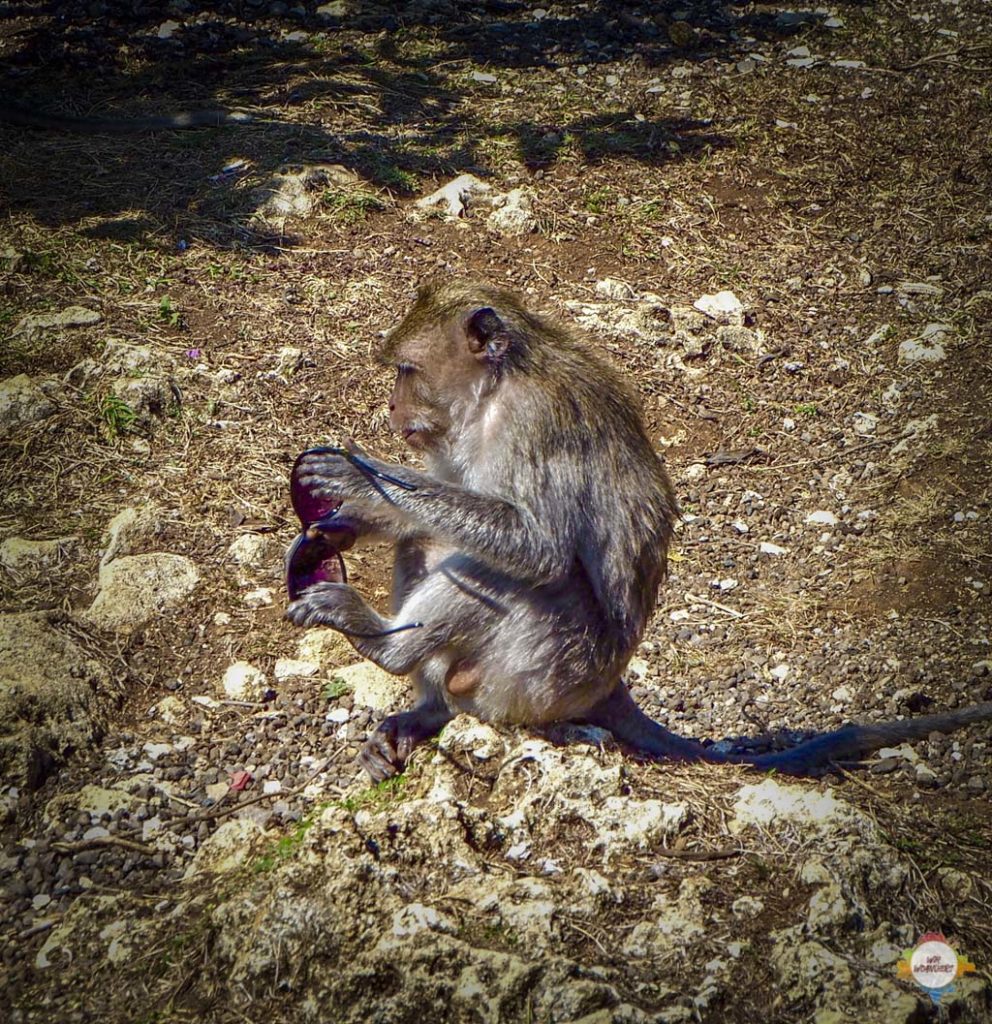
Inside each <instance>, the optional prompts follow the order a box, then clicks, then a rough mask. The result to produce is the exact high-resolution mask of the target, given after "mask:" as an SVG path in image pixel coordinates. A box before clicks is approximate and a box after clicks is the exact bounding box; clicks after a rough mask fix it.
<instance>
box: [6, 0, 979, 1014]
mask: <svg viewBox="0 0 992 1024" xmlns="http://www.w3.org/2000/svg"><path fill="white" fill-rule="evenodd" d="M163 12H164V13H163ZM990 28H992V18H990V16H989V12H988V10H987V7H986V6H985V5H983V4H981V3H979V2H978V0H960V2H954V3H952V2H939V3H937V2H926V0H925V2H923V3H922V4H917V5H915V6H912V7H906V6H905V5H903V4H896V3H892V2H888V0H882V2H879V3H877V4H874V5H870V6H864V5H853V4H852V5H842V6H838V7H832V8H830V9H829V10H828V9H819V10H811V9H810V10H807V9H791V8H788V9H787V8H783V7H780V6H773V5H723V4H720V3H709V4H699V5H692V7H691V9H690V8H689V6H688V5H677V4H667V3H659V4H647V3H640V4H638V3H617V4H605V3H603V4H599V3H594V2H589V3H585V4H549V5H547V6H545V7H538V6H534V5H528V4H525V3H522V2H521V3H518V2H514V0H508V2H489V3H486V4H467V3H455V2H445V0H436V2H435V0H423V2H413V3H407V4H390V5H376V4H372V3H360V2H358V0H344V2H341V3H333V4H325V5H322V6H320V7H317V6H316V5H315V4H314V3H312V2H309V0H308V2H305V3H299V4H295V5H292V4H289V3H269V2H266V0H259V2H245V3H236V4H235V3H230V4H210V5H206V4H197V3H189V2H185V0H177V2H174V3H171V4H169V5H167V7H163V5H152V4H140V3H133V2H124V0H120V2H114V0H108V2H106V3H97V4H93V3H73V2H69V3H65V4H60V5H58V17H57V18H55V17H54V16H53V14H52V13H51V11H50V10H49V9H48V8H42V7H40V6H39V5H34V4H28V3H12V4H8V5H7V6H6V7H5V8H4V10H3V11H2V12H0V55H2V59H3V69H2V70H3V74H4V91H5V93H7V94H9V95H10V96H11V97H12V98H14V99H16V100H17V101H18V102H21V103H28V104H30V105H31V106H32V107H33V108H34V109H35V110H38V111H45V112H49V113H73V114H77V115H84V116H88V115H101V116H102V115H116V116H141V115H145V114H157V113H161V112H163V110H166V111H168V112H171V111H174V110H184V109H201V110H202V109H209V108H215V107H218V106H224V107H227V108H237V109H239V110H243V111H245V112H247V113H248V114H250V115H251V116H252V118H253V120H252V122H251V123H250V124H245V125H241V126H238V127H233V128H220V129H204V130H199V131H193V132H156V133H150V134H149V133H137V134H134V133H121V134H105V133H96V134H92V133H90V134H76V133H68V132H65V131H63V130H54V129H52V128H49V129H47V130H46V129H41V130H32V129H25V128H23V127H14V126H11V125H9V124H4V123H2V120H3V119H2V118H0V193H2V198H3V209H4V211H5V212H4V213H3V222H2V223H3V232H2V235H0V445H2V455H0V771H2V773H3V776H2V788H0V820H2V852H0V881H2V883H3V893H2V896H0V950H2V960H3V966H2V974H0V977H2V981H3V989H4V993H5V1002H6V1003H7V1004H8V1005H9V1007H10V1010H9V1013H10V1018H11V1020H13V1021H18V1022H28V1021H32V1022H34V1021H37V1022H41V1021H46V1022H47V1021H56V1020H58V1021H110V1022H116V1021H120V1022H135V1021H142V1022H152V1021H161V1022H165V1021H184V1020H193V1019H196V1020H210V1021H223V1022H226V1021H252V1022H254V1021H282V1020H286V1021H299V1020H317V1021H356V1022H357V1021H363V1022H364V1021H369V1020H376V1021H382V1022H390V1024H392V1022H396V1024H401V1022H407V1021H411V1022H412V1021H420V1020H423V1019H424V1015H425V1013H426V1014H427V1015H428V1016H429V1017H430V1018H431V1019H437V1020H449V1021H454V1022H462V1021H479V1022H489V1021H506V1022H516V1021H535V1022H537V1021H548V1022H565V1021H579V1020H581V1021H585V1022H588V1024H592V1022H596V1024H605V1022H608V1021H617V1022H633V1021H637V1022H640V1021H645V1022H647V1021H671V1022H676V1021H740V1022H752V1021H754V1020H758V1019H760V1020H767V1021H774V1022H783V1024H784V1022H798V1021H816V1022H817V1024H835V1022H840V1021H842V1020H847V1019H855V1018H856V1019H859V1020H862V1021H866V1022H879V1024H883V1022H884V1024H890V1022H892V1024H910V1022H916V1021H923V1020H928V1019H931V1018H933V1019H936V1014H937V1010H936V1008H935V1007H934V1006H933V1003H932V1001H931V1000H930V998H929V997H928V996H926V995H925V994H924V993H923V992H922V990H921V989H920V987H919V986H918V985H916V984H915V982H914V981H912V979H911V978H909V977H907V976H906V972H905V971H902V972H901V971H900V969H899V963H900V961H901V959H902V957H903V951H904V950H905V949H907V948H909V947H911V946H913V944H914V943H915V942H916V941H917V939H918V938H919V937H920V935H921V934H922V933H924V932H927V931H940V932H942V933H943V934H944V935H946V936H947V937H948V939H950V940H951V941H952V942H953V943H954V944H955V945H956V946H957V948H958V949H959V951H960V952H961V953H962V954H963V955H964V956H965V957H967V959H968V960H969V962H971V963H972V964H974V966H975V968H976V970H975V971H973V972H970V973H968V974H966V975H964V976H963V977H962V978H961V979H959V980H958V981H957V982H956V985H955V991H954V993H953V994H951V995H949V996H946V997H945V999H944V1000H943V1006H944V1011H945V1013H946V1015H947V1016H948V1017H950V1019H955V1020H961V1021H976V1022H977V1021H984V1020H987V1019H989V1017H990V1015H992V997H990V987H989V971H990V970H992V966H990V965H992V925H990V920H992V917H990V905H992V871H990V869H989V857H990V851H992V813H990V806H989V794H990V790H992V746H990V738H992V731H990V727H989V725H977V726H974V727H971V728H969V729H967V730H965V731H962V732H960V733H957V734H955V735H953V736H946V737H945V736H940V735H938V734H933V735H931V737H930V738H929V739H928V740H926V741H923V742H920V743H917V744H915V745H912V746H910V745H903V746H900V747H898V748H893V749H888V750H883V751H882V752H880V754H879V756H878V757H876V758H874V759H873V760H872V761H871V762H869V764H868V765H867V766H864V767H862V768H858V769H849V768H848V767H838V768H837V769H836V770H834V771H832V772H831V773H829V774H827V775H826V776H825V777H823V778H820V779H818V780H812V781H808V782H786V781H784V780H781V779H776V778H774V777H772V778H763V777H761V776H754V775H751V774H748V773H747V772H744V771H743V770H738V769H717V768H713V767H672V766H669V765H653V764H643V763H638V762H637V761H635V760H634V759H632V758H630V757H629V756H627V755H626V754H625V753H624V752H623V751H620V750H617V749H616V748H615V747H614V746H613V745H612V744H611V742H610V740H609V737H608V736H607V735H605V734H600V733H595V732H590V731H588V730H585V731H582V730H576V729H569V728H560V729H555V730H551V731H550V732H547V733H540V734H539V733H536V732H527V731H508V730H494V729H492V728H490V727H488V726H483V725H480V724H479V723H477V722H474V721H471V720H469V719H465V718H460V719H457V720H456V721H455V722H453V723H452V724H451V725H450V726H449V727H448V728H447V729H446V730H445V731H444V733H443V734H442V736H441V738H440V740H439V741H438V742H437V743H436V744H434V745H430V746H428V747H426V748H425V749H423V750H422V751H420V752H419V753H418V754H417V755H416V756H415V758H414V760H413V763H412V765H411V767H410V769H409V770H408V772H407V773H406V774H405V775H404V776H403V777H402V778H400V779H398V780H394V781H392V782H390V783H387V784H384V785H381V786H379V787H375V788H370V787H369V786H368V785H367V783H366V782H365V781H364V779H363V777H362V776H361V774H360V773H359V771H358V769H357V767H356V765H355V763H354V757H355V754H356V753H357V750H358V748H359V745H360V743H361V741H362V739H363V737H364V736H365V735H366V733H367V731H368V730H369V728H370V727H371V726H372V725H374V723H375V722H376V721H377V720H378V718H379V717H380V716H381V715H382V714H384V713H386V712H388V711H390V710H393V709H396V708H399V707H402V706H403V703H404V701H405V699H406V687H405V684H404V683H403V681H402V680H396V679H392V678H391V677H388V676H385V675H384V674H382V673H380V672H378V671H377V670H375V669H374V668H372V667H371V666H369V665H367V664H363V663H360V662H357V661H356V658H355V656H354V654H353V653H352V652H351V650H350V648H349V647H348V646H347V645H346V644H343V643H342V642H341V641H340V640H339V639H338V638H336V637H335V636H334V635H332V634H329V633H327V632H326V631H321V630H315V631H306V632H301V631H298V630H295V629H294V628H292V627H291V626H290V625H289V624H288V623H286V622H284V621H283V620H282V617H281V616H282V611H283V608H284V604H285V601H284V596H283V590H282V579H281V556H282V551H283V550H284V548H285V546H286V544H288V543H289V541H290V540H291V538H292V537H293V535H294V533H295V532H296V529H297V525H298V524H297V523H296V522H295V521H294V516H293V513H292V509H291V508H290V505H289V499H288V487H287V477H288V472H289V468H290V466H291V465H292V461H293V458H294V457H295V455H296V454H297V452H299V451H300V450H302V449H303V448H305V447H307V446H309V445H311V444H315V443H321V442H326V441H329V440H334V439H336V438H338V437H341V436H343V435H349V434H350V435H353V436H355V437H357V438H358V439H359V440H360V441H361V442H362V443H363V445H364V446H365V447H367V448H368V449H370V450H372V451H374V452H376V453H381V454H384V455H387V456H389V457H393V458H397V459H405V458H406V457H407V456H406V455H405V454H404V453H403V452H402V451H401V447H400V445H399V444H398V443H397V441H396V439H395V438H392V437H391V436H390V435H389V433H388V427H387V424H386V422H385V417H384V415H383V406H384V400H385V396H386V393H387V390H388V382H387V381H386V380H385V379H384V378H383V376H382V375H381V373H380V371H378V370H377V369H376V367H375V366H374V365H372V364H371V362H370V360H369V358H368V354H369V351H370V348H371V346H372V343H373V342H374V340H375V338H376V336H377V334H378V332H380V331H382V330H385V329H387V328H388V327H389V326H390V325H391V324H392V323H394V322H395V321H396V319H397V316H398V315H399V313H400V312H401V311H402V310H403V308H404V306H405V305H406V304H407V303H408V302H409V301H410V297H411V295H412V288H413V286H414V284H415V283H416V281H418V280H419V279H421V278H423V277H425V276H427V275H429V274H437V273H440V274H452V275H474V276H477V277H485V278H489V279H493V280H496V281H498V282H499V283H501V284H504V285H508V286H510V287H513V288H514V289H516V290H518V291H520V292H522V293H523V294H524V295H526V296H527V297H528V300H529V301H530V302H532V303H533V305H534V306H535V307H537V308H539V309H542V310H544V311H546V312H548V313H550V314H552V315H555V316H558V317H559V318H561V319H563V320H564V321H565V322H567V323H570V324H572V325H573V326H575V327H576V328H578V329H583V330H585V331H587V332H588V333H589V335H590V337H592V338H593V339H594V341H595V343H596V344H597V345H599V346H600V347H601V348H602V350H603V351H604V352H606V353H607V354H608V355H609V356H610V358H612V359H613V360H614V361H615V362H616V363H617V364H618V365H619V366H620V367H622V368H623V370H624V371H625V373H626V374H627V375H628V376H629V377H630V378H631V379H632V380H633V381H634V382H635V383H636V385H637V387H638V389H639V391H640V393H641V395H642V397H643V402H644V407H645V415H646V419H647V422H648V426H649V430H650V433H651V436H652V438H653V439H654V440H655V441H656V443H657V446H658V449H659V452H661V453H662V454H663V456H664V457H665V459H666V461H667V463H668V466H669V468H670V471H671V474H672V477H673V480H674V481H675V483H676V489H677V492H678V495H679V500H680V502H681V504H682V508H683V512H684V520H683V522H682V523H681V524H680V528H679V533H678V537H677V542H676V544H675V545H674V548H673V551H672V555H671V566H670V569H671V573H670V578H669V581H668V583H667V585H666V588H665V590H664V593H663V595H662V600H661V603H660V606H659V611H658V614H657V616H656V617H655V620H654V621H653V623H652V624H651V627H650V628H649V630H648V633H647V635H646V636H645V638H644V643H643V644H642V647H641V649H640V650H639V652H638V656H637V657H636V658H635V660H634V662H633V663H632V665H631V678H630V683H631V686H632V689H633V692H634V695H635V697H636V698H637V700H638V701H639V702H640V703H641V704H642V706H644V707H645V708H646V709H648V710H649V711H650V713H651V714H652V715H653V716H654V717H656V718H658V719H659V720H660V721H662V722H663V723H664V724H666V725H667V726H668V727H670V728H673V729H675V730H677V731H679V732H681V733H684V734H687V735H692V736H697V737H700V738H711V739H714V740H720V741H723V742H724V744H733V745H735V746H736V747H737V748H744V747H750V748H756V749H764V748H766V747H768V746H780V745H784V744H788V743H790V742H793V741H795V740H796V739H798V738H800V737H802V736H803V735H807V734H809V733H812V732H816V731H822V730H824V729H829V728H833V727H836V726H838V725H840V724H841V723H843V722H845V721H847V720H851V719H863V720H868V721H879V720H885V719H891V718H895V717H904V716H911V715H915V714H920V713H925V712H927V711H930V712H933V711H937V710H942V709H944V708H948V707H958V706H965V705H969V704H973V703H975V702H978V701H983V700H985V701H987V700H992V653H990V650H989V640H990V610H992V602H990V599H989V598H990V586H992V575H990V559H992V551H990V549H989V539H988V538H989V522H990V516H992V504H990V492H989V464H990V461H992V460H990V454H992V423H990V418H989V412H988V410H989V408H990V399H992V383H990V381H992V374H990V355H989V321H990V319H992V291H990V290H989V280H990V276H989V274H990V258H989V251H990V248H989V243H990V241H992V214H990V209H989V205H988V196H989V194H990V189H992V169H990V168H992V165H990V163H989V160H988V152H989V141H990V140H989V128H988V125H989V123H990V116H989V115H990V113H992V111H990V106H992V93H990V87H989V82H990V81H992V79H990V77H989V71H990V70H992V48H990V46H989V44H988V39H989V38H990V37H989V30H990ZM348 567H349V574H350V578H351V579H352V580H353V581H354V582H355V584H356V585H357V586H358V587H359V588H360V589H362V590H363V592H365V593H366V594H368V595H369V596H370V597H371V598H373V599H374V600H376V601H379V602H382V601H383V600H384V598H385V595H386V587H387V571H388V552H385V551H374V550H373V551H371V552H360V553H355V554H352V555H349V559H348Z"/></svg>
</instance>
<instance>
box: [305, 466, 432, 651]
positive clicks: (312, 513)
mask: <svg viewBox="0 0 992 1024" xmlns="http://www.w3.org/2000/svg"><path fill="white" fill-rule="evenodd" d="M308 455H341V456H343V457H344V458H346V459H347V460H348V461H349V462H350V463H351V464H352V465H353V466H357V467H358V468H359V469H360V470H361V471H362V472H363V473H365V474H366V476H370V477H373V478H374V479H378V480H385V481H386V482H387V483H391V484H395V485H396V486H397V487H402V488H403V490H405V491H415V490H416V489H417V488H416V485H414V484H410V483H407V482H406V481H405V480H397V479H396V477H394V476H390V475H389V474H388V473H383V472H382V471H381V470H379V469H376V467H375V466H373V465H371V464H370V463H368V462H366V461H365V459H363V458H362V457H361V456H360V455H357V454H355V453H354V452H351V451H349V450H348V449H347V448H334V447H320V448H308V449H307V450H306V451H305V452H303V453H302V454H301V455H299V456H297V459H296V461H295V462H294V463H293V472H292V473H291V474H290V478H289V496H290V500H291V501H292V503H293V510H294V511H295V512H296V514H297V516H299V519H300V523H301V525H302V526H303V530H302V531H301V532H300V534H299V535H298V536H297V538H296V540H294V541H293V543H292V544H291V545H290V548H289V551H288V552H287V553H286V590H287V591H288V592H289V599H290V600H291V601H295V600H296V599H297V598H298V597H300V595H301V594H303V592H304V591H305V590H306V589H307V588H308V587H312V586H314V585H315V584H317V583H346V582H347V581H348V574H347V572H346V571H345V567H344V559H343V558H342V557H341V552H342V551H347V550H348V548H350V547H351V546H352V545H353V544H354V543H355V539H356V534H355V528H354V525H353V524H352V523H350V522H349V521H348V520H347V518H339V517H338V512H339V510H340V508H341V499H340V498H323V497H321V496H320V495H319V494H314V492H313V491H312V490H311V489H310V487H308V486H307V485H306V484H304V483H303V482H302V481H301V480H300V463H301V462H302V461H303V460H304V459H305V458H306V457H307V456H308ZM419 626H420V623H419V622H411V623H408V624H406V625H403V626H395V627H393V628H392V629H389V630H386V631H385V632H383V633H372V634H349V635H355V636H359V635H368V636H389V635H390V634H392V633H400V632H402V631H403V630H407V629H415V628H417V627H419Z"/></svg>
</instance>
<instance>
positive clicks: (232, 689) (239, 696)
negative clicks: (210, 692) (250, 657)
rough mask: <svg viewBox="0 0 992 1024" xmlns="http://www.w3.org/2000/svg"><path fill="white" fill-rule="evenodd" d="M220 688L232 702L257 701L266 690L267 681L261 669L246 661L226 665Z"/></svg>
mask: <svg viewBox="0 0 992 1024" xmlns="http://www.w3.org/2000/svg"><path fill="white" fill-rule="evenodd" d="M221 687H222V688H223V690H224V693H226V694H227V696H228V697H230V698H231V699H232V700H259V699H261V697H262V694H264V693H265V691H266V690H267V689H268V680H267V679H266V677H265V673H264V672H263V671H262V670H261V669H258V668H256V667H255V666H254V665H251V664H249V663H248V662H247V661H236V662H234V664H233V665H228V667H227V669H226V671H225V672H224V677H223V679H222V680H221Z"/></svg>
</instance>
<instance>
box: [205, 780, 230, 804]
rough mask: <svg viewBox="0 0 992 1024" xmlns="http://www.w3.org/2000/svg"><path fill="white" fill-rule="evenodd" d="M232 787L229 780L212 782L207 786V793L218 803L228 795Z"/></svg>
mask: <svg viewBox="0 0 992 1024" xmlns="http://www.w3.org/2000/svg"><path fill="white" fill-rule="evenodd" d="M230 788H231V784H230V783H229V782H211V783H210V784H209V785H208V786H207V787H206V794H207V796H208V797H210V799H211V800H213V802H214V803H216V802H217V801H218V800H220V799H221V798H222V797H225V796H227V791H228V790H229V789H230Z"/></svg>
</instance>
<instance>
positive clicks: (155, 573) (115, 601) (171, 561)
mask: <svg viewBox="0 0 992 1024" xmlns="http://www.w3.org/2000/svg"><path fill="white" fill-rule="evenodd" d="M199 581H200V573H199V570H198V569H197V568H196V566H195V565H194V564H193V562H192V561H191V560H190V559H188V558H187V557H186V556H185V555H173V554H168V553H166V552H157V553H153V554H147V555H126V556H124V557H123V558H117V559H114V561H112V562H110V563H109V564H106V565H101V566H100V591H99V593H98V594H97V595H96V598H95V599H94V601H93V604H91V605H90V607H89V608H88V609H87V610H86V611H84V612H83V613H82V614H81V616H80V619H81V621H83V622H84V623H86V624H87V625H90V626H95V627H96V628H97V629H104V630H117V631H123V632H128V631H131V630H134V629H137V628H138V627H139V626H141V625H144V623H146V622H149V621H150V620H151V619H153V618H155V617H156V616H157V615H161V614H162V613H163V612H166V611H168V610H169V609H170V608H174V607H176V606H177V605H178V604H180V603H182V601H183V600H184V599H185V598H186V597H188V596H189V594H190V593H192V591H193V589H194V588H195V587H196V585H197V583H199Z"/></svg>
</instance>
